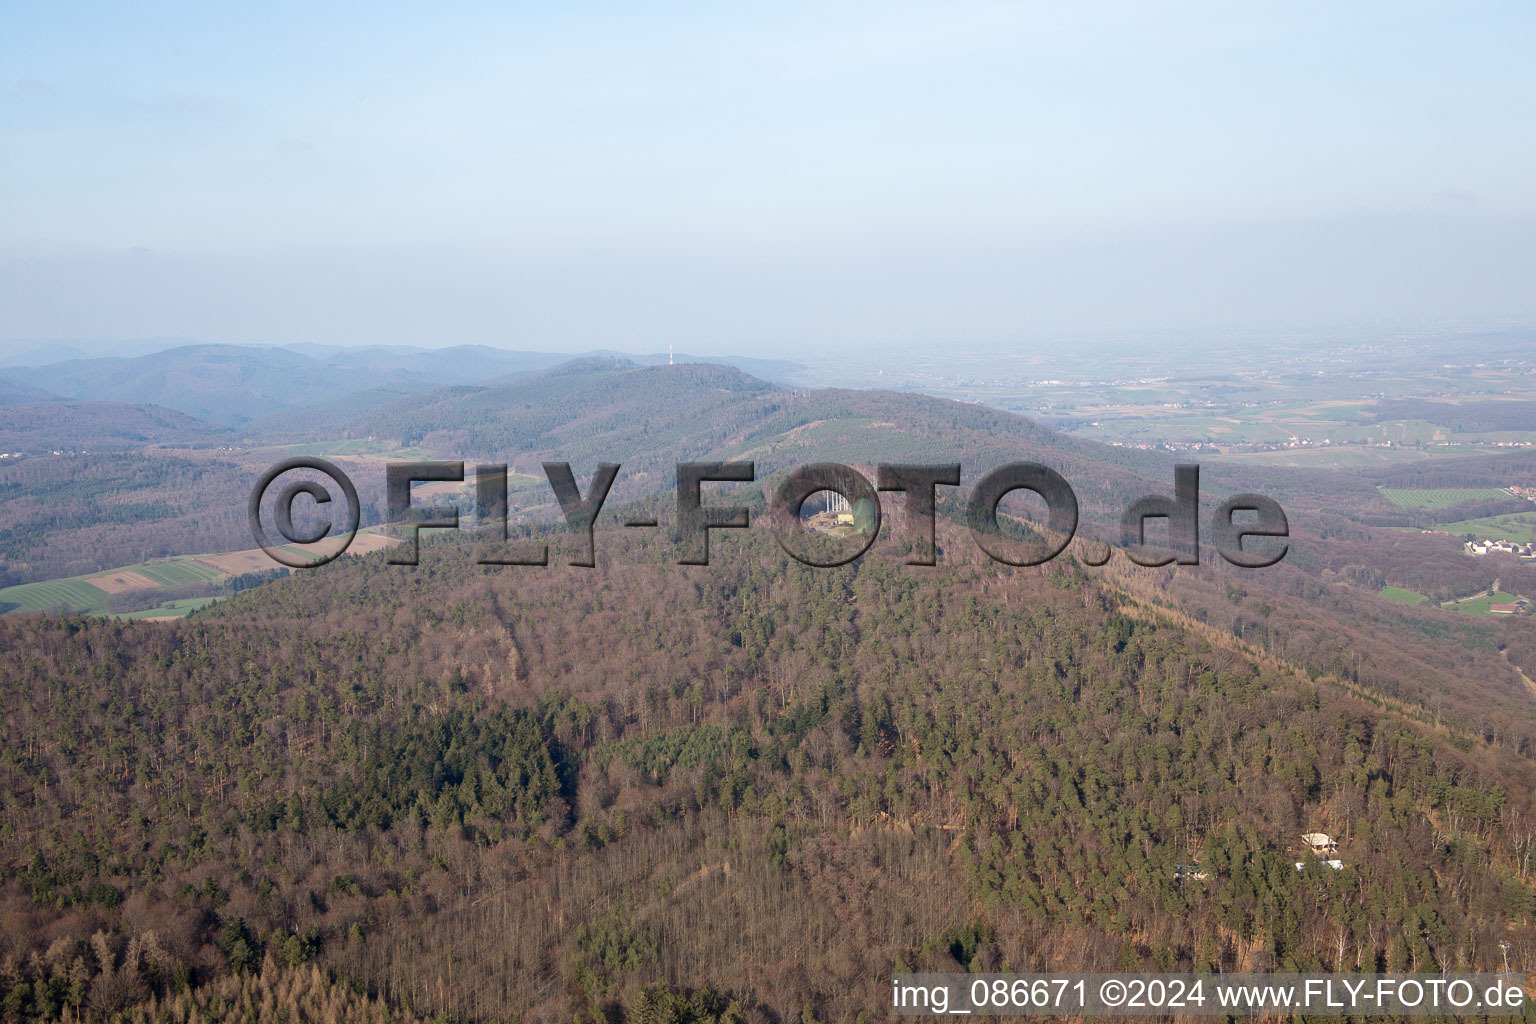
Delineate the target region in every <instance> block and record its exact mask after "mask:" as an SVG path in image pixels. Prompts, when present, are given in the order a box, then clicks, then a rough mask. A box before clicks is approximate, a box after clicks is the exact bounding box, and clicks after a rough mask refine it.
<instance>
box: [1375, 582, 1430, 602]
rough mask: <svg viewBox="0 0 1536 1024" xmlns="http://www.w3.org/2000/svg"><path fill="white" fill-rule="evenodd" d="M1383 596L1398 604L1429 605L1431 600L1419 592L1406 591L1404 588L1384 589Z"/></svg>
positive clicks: (1382, 590) (1382, 589)
mask: <svg viewBox="0 0 1536 1024" xmlns="http://www.w3.org/2000/svg"><path fill="white" fill-rule="evenodd" d="M1381 596H1382V597H1384V598H1386V599H1387V600H1388V601H1396V602H1397V603H1398V604H1429V598H1427V597H1425V596H1424V595H1423V594H1421V593H1419V592H1418V591H1417V590H1405V589H1404V588H1402V587H1391V586H1388V587H1382V588H1381Z"/></svg>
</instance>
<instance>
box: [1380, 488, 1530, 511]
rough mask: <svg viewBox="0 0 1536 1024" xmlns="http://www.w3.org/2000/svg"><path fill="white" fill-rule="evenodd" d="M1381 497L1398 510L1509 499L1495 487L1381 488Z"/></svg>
mask: <svg viewBox="0 0 1536 1024" xmlns="http://www.w3.org/2000/svg"><path fill="white" fill-rule="evenodd" d="M1378 490H1380V491H1381V496H1382V497H1383V498H1386V499H1387V500H1388V501H1390V502H1391V503H1392V504H1394V505H1396V506H1397V507H1398V508H1450V507H1451V506H1452V505H1459V504H1461V503H1462V502H1464V501H1497V500H1498V499H1500V498H1507V497H1509V492H1508V491H1501V490H1499V489H1498V488H1496V487H1435V488H1429V489H1425V490H1420V489H1415V488H1407V487H1402V488H1399V487H1381V488H1378Z"/></svg>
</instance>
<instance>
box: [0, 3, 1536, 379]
mask: <svg viewBox="0 0 1536 1024" xmlns="http://www.w3.org/2000/svg"><path fill="white" fill-rule="evenodd" d="M237 6H238V7H240V8H243V9H237ZM322 6H324V7H325V8H326V10H325V11H323V12H321V11H318V10H317V8H320V7H322ZM1533 34H1536V5H1532V4H1530V3H1529V2H1528V0H1517V2H1509V3H1482V2H1477V0H1456V2H1447V3H1431V2H1413V0H1391V2H1382V3H1369V2H1366V3H1339V2H1337V0H1331V2H1327V3H1305V2H1292V3H1287V4H1272V3H1271V4H1258V3H1238V2H1222V3H1198V2H1187V3H1186V2H1169V3H1152V2H1146V0H1134V2H1124V3H1099V2H1092V0H1059V2H1051V3H1028V2H1020V3H973V2H968V0H933V2H929V3H904V2H900V0H882V2H879V3H868V4H851V3H848V4H841V3H830V2H825V0H823V2H817V3H793V2H786V0H776V2H773V3H747V2H743V3H709V4H696V5H684V4H665V5H661V4H649V5H645V4H617V3H604V4H595V3H589V4H566V5H557V4H539V5H525V4H509V3H497V4H484V5H480V4H451V3H450V4H437V5H433V4H421V3H413V4H410V5H395V4H388V3H379V2H370V3H367V4H357V5H342V4H331V5H319V4H314V3H311V2H304V3H287V2H266V3H262V4H250V5H234V4H223V3H207V2H201V3H197V4H191V3H188V4H166V3H152V2H151V3H135V4H106V3H96V4H76V3H69V2H50V3H18V4H14V5H11V6H10V7H9V8H8V10H7V13H6V15H5V18H4V29H3V31H0V75H5V76H6V78H7V79H8V80H3V81H0V195H3V196H4V199H3V206H0V338H7V337H8V338H18V337H28V338H39V337H42V338H46V337H87V338H131V337H141V336H189V337H196V338H200V339H203V340H208V341H230V342H263V343H274V344H286V343H292V342H329V343H341V344H356V343H366V342H387V343H412V344H423V345H445V344H456V343H482V344H494V345H503V346H507V347H514V348H532V349H545V350H570V351H576V350H582V349H588V348H593V347H607V348H616V349H625V350H636V351H641V350H643V351H654V350H656V349H657V347H658V346H664V345H665V344H666V342H668V341H676V342H677V343H678V344H679V346H683V347H687V348H688V349H690V350H693V351H701V350H707V351H719V352H723V351H734V352H738V353H754V354H774V353H778V352H785V353H794V352H796V351H806V350H808V349H814V348H819V347H820V346H822V345H824V344H825V343H827V342H829V341H845V342H848V343H856V344H860V345H863V344H866V343H874V342H931V341H947V342H964V343H971V342H984V343H988V344H1012V343H1015V342H1017V343H1023V341H1024V340H1026V339H1035V340H1038V339H1039V338H1042V337H1048V336H1050V335H1051V334H1053V333H1061V332H1075V331H1079V330H1081V331H1099V330H1135V329H1139V328H1147V329H1158V328H1191V329H1200V328H1211V327H1223V326H1228V325H1231V326H1258V327H1265V326H1277V325H1289V324H1312V325H1327V324H1329V323H1333V322H1339V323H1344V322H1349V323H1359V322H1362V321H1364V322H1372V321H1395V322H1402V321H1414V320H1418V319H1423V318H1455V319H1461V320H1475V321H1487V320H1492V319H1497V318H1503V317H1517V318H1523V317H1536V289H1533V287H1532V284H1531V282H1532V281H1536V230H1533V228H1536V61H1533V60H1532V59H1531V39H1532V38H1533Z"/></svg>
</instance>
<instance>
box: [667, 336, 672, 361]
mask: <svg viewBox="0 0 1536 1024" xmlns="http://www.w3.org/2000/svg"><path fill="white" fill-rule="evenodd" d="M667 365H668V366H671V365H672V343H671V342H670V341H669V342H667Z"/></svg>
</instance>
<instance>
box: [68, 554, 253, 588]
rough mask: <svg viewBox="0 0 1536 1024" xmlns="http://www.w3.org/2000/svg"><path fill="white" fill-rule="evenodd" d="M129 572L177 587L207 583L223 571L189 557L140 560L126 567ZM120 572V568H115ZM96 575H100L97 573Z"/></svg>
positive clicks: (219, 576) (163, 585)
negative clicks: (136, 563) (165, 559)
mask: <svg viewBox="0 0 1536 1024" xmlns="http://www.w3.org/2000/svg"><path fill="white" fill-rule="evenodd" d="M127 569H128V571H129V572H136V573H138V574H139V575H140V576H143V577H144V578H146V579H151V580H154V581H155V582H156V583H158V584H160V585H161V586H162V587H179V586H182V585H183V584H187V583H207V582H210V581H212V580H216V579H221V578H222V577H223V575H224V574H223V573H221V572H219V571H218V570H217V569H210V568H209V567H208V566H206V565H203V564H202V563H201V562H194V561H193V560H192V559H190V558H172V559H170V560H168V561H163V562H141V563H140V564H138V565H130V566H128V567H127ZM117 571H118V572H121V571H122V570H121V569H119V570H117ZM97 575H101V574H100V573H98V574H97Z"/></svg>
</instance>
